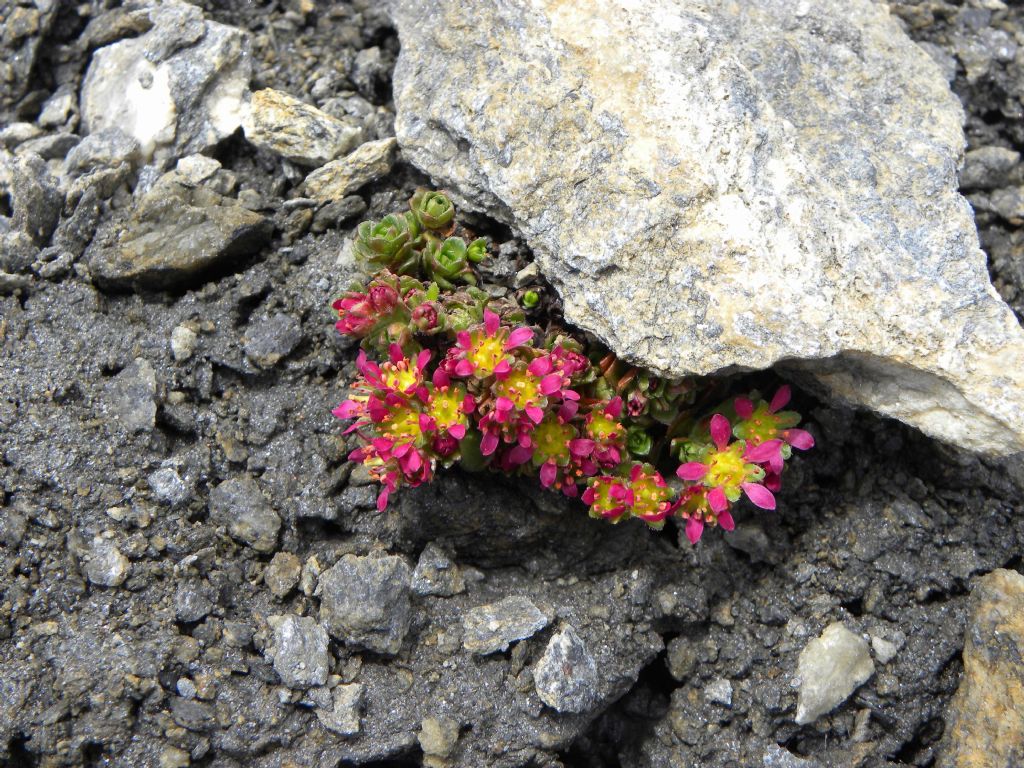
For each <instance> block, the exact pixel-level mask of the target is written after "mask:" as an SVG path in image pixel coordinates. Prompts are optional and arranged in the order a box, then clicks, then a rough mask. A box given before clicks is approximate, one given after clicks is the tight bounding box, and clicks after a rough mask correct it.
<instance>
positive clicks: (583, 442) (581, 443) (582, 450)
mask: <svg viewBox="0 0 1024 768" xmlns="http://www.w3.org/2000/svg"><path fill="white" fill-rule="evenodd" d="M593 452H594V441H593V440H588V439H587V438H585V437H578V438H576V439H575V440H570V441H569V453H571V454H572V455H573V456H589V455H590V454H591V453H593Z"/></svg>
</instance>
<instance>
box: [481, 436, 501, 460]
mask: <svg viewBox="0 0 1024 768" xmlns="http://www.w3.org/2000/svg"><path fill="white" fill-rule="evenodd" d="M497 449H498V436H497V435H496V434H494V433H493V432H487V433H486V434H484V436H483V439H481V440H480V453H481V454H483V455H484V456H490V455H491V454H492V453H494V452H495V451H496V450H497Z"/></svg>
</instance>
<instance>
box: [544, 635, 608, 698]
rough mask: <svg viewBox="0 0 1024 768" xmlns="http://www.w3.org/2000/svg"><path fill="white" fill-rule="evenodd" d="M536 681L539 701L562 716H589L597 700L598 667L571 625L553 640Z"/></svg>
mask: <svg viewBox="0 0 1024 768" xmlns="http://www.w3.org/2000/svg"><path fill="white" fill-rule="evenodd" d="M533 680H534V684H535V685H536V686H537V695H538V696H540V700H541V701H543V702H544V703H545V704H547V705H548V706H549V707H552V708H554V709H556V710H558V711H559V712H586V711H587V710H588V709H590V708H591V707H593V706H594V703H595V701H596V700H597V685H598V677H597V665H596V664H595V663H594V657H593V656H591V655H590V651H589V650H587V644H586V643H585V642H583V640H582V638H580V636H579V635H578V634H576V630H575V629H573V627H572V626H571V625H570V626H567V627H565V628H564V629H562V630H561V631H559V632H556V633H555V634H554V635H552V636H551V639H550V640H549V641H548V646H547V648H545V649H544V655H543V656H541V657H540V661H539V662H537V666H536V668H535V669H534V670H533Z"/></svg>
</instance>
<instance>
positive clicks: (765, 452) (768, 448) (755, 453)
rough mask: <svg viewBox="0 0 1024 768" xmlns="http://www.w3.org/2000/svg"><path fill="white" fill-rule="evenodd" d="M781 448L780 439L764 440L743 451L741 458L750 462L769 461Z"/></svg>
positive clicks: (761, 462) (760, 462)
mask: <svg viewBox="0 0 1024 768" xmlns="http://www.w3.org/2000/svg"><path fill="white" fill-rule="evenodd" d="M781 449H782V441H781V440H765V441H764V442H763V443H761V444H760V445H755V446H752V447H750V448H747V450H745V451H744V452H743V458H744V460H746V461H749V462H750V463H751V464H763V463H764V462H766V461H771V460H772V458H773V457H774V456H776V455H778V454H779V451H780V450H781Z"/></svg>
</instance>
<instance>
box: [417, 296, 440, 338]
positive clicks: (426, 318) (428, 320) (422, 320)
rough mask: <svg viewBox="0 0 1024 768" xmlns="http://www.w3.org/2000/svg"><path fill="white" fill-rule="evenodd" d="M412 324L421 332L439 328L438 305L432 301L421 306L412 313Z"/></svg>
mask: <svg viewBox="0 0 1024 768" xmlns="http://www.w3.org/2000/svg"><path fill="white" fill-rule="evenodd" d="M412 322H413V324H414V325H415V326H416V327H417V328H418V329H419V330H420V331H424V332H425V331H432V330H434V329H435V328H437V325H438V318H437V305H436V304H434V302H432V301H427V302H424V303H423V304H420V305H419V306H418V307H416V309H414V310H413V311H412Z"/></svg>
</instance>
